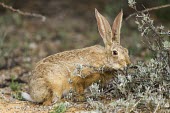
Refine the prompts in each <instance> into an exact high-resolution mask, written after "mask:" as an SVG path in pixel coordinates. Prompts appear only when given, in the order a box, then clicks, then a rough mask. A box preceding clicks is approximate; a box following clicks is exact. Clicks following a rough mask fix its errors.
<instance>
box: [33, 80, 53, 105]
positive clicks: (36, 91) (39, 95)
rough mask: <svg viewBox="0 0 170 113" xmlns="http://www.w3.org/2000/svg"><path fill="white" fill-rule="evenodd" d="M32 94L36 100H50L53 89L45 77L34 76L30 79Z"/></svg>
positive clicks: (40, 101)
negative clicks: (51, 89)
mask: <svg viewBox="0 0 170 113" xmlns="http://www.w3.org/2000/svg"><path fill="white" fill-rule="evenodd" d="M30 95H31V98H32V99H33V100H34V102H37V103H42V102H44V101H47V100H48V101H50V99H48V98H49V97H51V91H50V89H49V87H48V86H47V83H46V81H45V80H44V79H43V78H32V79H31V81H30Z"/></svg>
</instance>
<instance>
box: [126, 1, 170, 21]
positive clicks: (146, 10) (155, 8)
mask: <svg viewBox="0 0 170 113" xmlns="http://www.w3.org/2000/svg"><path fill="white" fill-rule="evenodd" d="M166 7H170V4H166V5H161V6H157V7H152V8H148V9H145V10H142V11H139V12H140V13H144V12H148V11H152V10H158V9H161V8H166ZM136 14H137V13H132V14H131V15H129V16H128V17H126V19H125V20H126V21H127V20H128V19H129V18H131V17H132V16H135V15H136Z"/></svg>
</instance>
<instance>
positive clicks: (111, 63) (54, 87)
mask: <svg viewBox="0 0 170 113" xmlns="http://www.w3.org/2000/svg"><path fill="white" fill-rule="evenodd" d="M95 16H96V20H97V25H98V30H99V33H100V36H101V37H102V39H103V41H104V45H105V47H103V46H100V45H95V46H91V47H86V48H82V49H75V50H71V51H64V52H61V53H57V54H54V55H51V56H48V57H46V58H44V59H42V60H41V61H39V62H38V63H37V64H36V66H35V69H34V70H33V71H32V76H31V77H30V82H29V94H28V93H22V96H23V98H25V99H26V100H28V101H32V102H36V103H43V104H44V105H50V104H52V103H53V102H56V101H59V100H60V99H61V98H62V96H63V95H66V94H68V93H69V91H70V90H75V91H76V92H77V94H79V95H83V93H84V90H85V89H86V88H87V87H88V86H90V85H91V84H92V83H93V82H97V81H99V80H101V81H102V82H103V83H106V82H107V81H108V80H109V79H111V78H112V77H113V75H112V72H113V71H114V70H119V69H123V68H124V67H126V66H127V65H128V64H130V58H129V55H128V50H127V49H126V48H124V47H122V46H121V45H120V29H121V23H122V16H123V11H120V13H119V14H118V15H117V17H116V18H115V20H114V22H113V26H112V29H111V27H110V25H109V23H108V21H107V20H106V18H105V17H104V16H102V15H101V14H100V13H99V12H98V11H97V9H95ZM99 69H103V71H99Z"/></svg>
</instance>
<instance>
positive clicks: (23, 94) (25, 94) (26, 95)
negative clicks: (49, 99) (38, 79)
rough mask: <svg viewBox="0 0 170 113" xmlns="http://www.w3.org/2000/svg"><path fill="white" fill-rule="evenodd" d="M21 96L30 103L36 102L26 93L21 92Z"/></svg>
mask: <svg viewBox="0 0 170 113" xmlns="http://www.w3.org/2000/svg"><path fill="white" fill-rule="evenodd" d="M21 96H22V97H23V98H24V99H25V100H28V101H30V102H34V100H33V99H32V98H31V96H30V95H29V94H28V93H26V92H21Z"/></svg>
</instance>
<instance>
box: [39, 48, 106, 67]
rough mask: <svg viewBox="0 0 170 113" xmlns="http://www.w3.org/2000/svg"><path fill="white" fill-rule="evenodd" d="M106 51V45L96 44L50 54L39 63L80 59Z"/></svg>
mask: <svg viewBox="0 0 170 113" xmlns="http://www.w3.org/2000/svg"><path fill="white" fill-rule="evenodd" d="M103 52H104V47H102V46H100V45H95V46H91V47H86V48H83V49H74V50H70V51H64V52H60V53H56V54H54V55H50V56H48V57H46V58H44V59H42V60H41V61H39V62H38V63H37V64H40V63H45V62H49V63H53V64H55V63H58V62H68V61H75V62H76V61H78V60H79V59H80V58H81V57H87V56H92V55H95V54H102V53H103Z"/></svg>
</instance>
